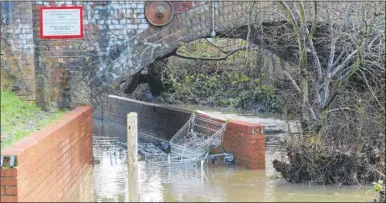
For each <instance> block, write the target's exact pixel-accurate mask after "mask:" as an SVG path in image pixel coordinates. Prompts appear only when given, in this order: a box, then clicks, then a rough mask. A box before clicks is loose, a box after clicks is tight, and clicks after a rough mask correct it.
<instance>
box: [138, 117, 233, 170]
mask: <svg viewBox="0 0 386 203" xmlns="http://www.w3.org/2000/svg"><path fill="white" fill-rule="evenodd" d="M225 127H226V122H225V121H224V122H219V121H217V120H214V119H211V118H207V117H204V116H201V115H197V114H195V113H193V114H192V116H191V117H190V119H189V120H188V122H187V123H186V124H185V125H184V126H183V127H182V128H181V129H180V130H179V131H178V132H177V133H176V134H175V135H174V136H173V137H172V138H171V139H170V141H166V140H162V139H159V138H157V137H155V136H152V135H150V134H147V133H144V132H142V133H141V132H140V134H139V135H140V136H139V139H140V140H141V142H142V143H141V144H139V146H138V152H139V153H140V154H142V155H143V156H144V157H145V160H146V166H147V169H148V170H157V169H161V171H162V170H173V171H178V170H190V169H193V168H196V166H197V165H200V164H197V163H199V161H202V160H206V159H208V157H213V155H212V156H208V153H209V152H210V150H211V149H212V148H215V147H217V146H220V145H221V142H222V140H223V137H224V133H225ZM143 142H145V143H143ZM224 155H227V154H226V153H221V154H218V156H224Z"/></svg>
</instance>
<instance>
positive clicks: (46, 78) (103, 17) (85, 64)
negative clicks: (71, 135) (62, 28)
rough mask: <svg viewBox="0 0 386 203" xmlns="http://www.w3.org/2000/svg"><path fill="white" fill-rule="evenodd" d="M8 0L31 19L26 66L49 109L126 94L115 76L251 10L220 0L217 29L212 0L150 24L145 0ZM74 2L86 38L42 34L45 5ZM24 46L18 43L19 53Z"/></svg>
mask: <svg viewBox="0 0 386 203" xmlns="http://www.w3.org/2000/svg"><path fill="white" fill-rule="evenodd" d="M3 4H5V3H2V5H3ZM8 4H9V5H13V9H14V12H13V13H16V14H17V15H16V14H15V15H16V17H18V16H23V18H28V22H27V21H20V23H19V24H20V25H23V26H25V27H26V28H27V27H28V31H23V30H22V31H20V32H26V33H23V34H25V35H26V36H24V35H23V37H22V40H27V39H28V40H27V41H23V42H26V43H30V44H31V42H33V46H34V49H31V50H30V49H28V50H30V53H31V55H34V58H33V60H34V61H31V66H32V69H25V70H29V71H31V70H34V71H35V74H33V73H32V74H31V73H29V74H28V77H30V78H36V81H35V80H34V81H35V86H36V88H35V86H34V85H32V83H33V82H30V83H31V84H28V85H27V86H28V87H29V86H31V87H33V89H36V101H37V103H38V104H39V105H40V106H41V107H43V108H44V109H46V110H51V109H52V110H54V109H57V108H71V107H73V106H76V105H78V104H93V105H102V103H103V101H104V100H105V99H106V98H107V95H108V94H111V93H114V94H117V95H123V94H122V93H121V92H119V91H114V90H113V89H112V84H113V81H114V80H115V79H117V78H119V77H121V76H125V75H127V74H129V75H132V74H134V73H137V72H138V71H140V70H142V69H143V68H146V67H147V66H148V65H149V64H151V63H152V62H153V61H154V60H155V59H157V58H160V57H162V56H164V55H165V54H168V53H170V52H172V51H174V50H175V49H176V48H177V47H178V46H180V42H190V41H193V40H196V39H199V38H202V37H207V36H210V34H211V32H212V31H213V29H215V30H216V32H217V33H218V34H220V35H224V34H225V33H227V32H226V31H229V30H230V29H234V28H237V27H239V26H241V25H245V24H246V22H247V18H246V12H245V11H246V10H247V9H248V8H249V6H250V3H248V2H216V3H215V8H216V9H215V18H214V20H215V22H214V24H215V28H213V25H212V3H211V2H193V3H192V2H172V5H173V6H174V8H175V11H176V13H175V15H174V17H173V19H172V21H171V22H170V23H169V24H167V25H166V26H163V27H155V26H151V25H149V24H148V23H147V21H146V19H145V16H144V7H145V2H143V1H62V2H59V1H49V2H39V1H37V2H32V3H24V2H8ZM262 4H267V3H262ZM70 5H81V6H83V7H84V21H83V23H84V29H85V30H84V38H83V39H40V35H39V30H40V24H39V18H40V17H39V9H40V7H41V6H70ZM267 5H268V4H267ZM273 9H275V8H274V7H273ZM8 13H9V12H8ZM21 13H22V15H21ZM6 14H7V13H6V12H5V13H4V12H2V18H7V19H13V18H16V17H10V18H8V17H7V16H5V15H6ZM11 14H12V12H11ZM254 19H259V20H262V21H266V20H270V21H272V20H273V19H272V17H271V15H270V16H269V18H267V17H265V16H264V15H260V14H259V15H255V18H254ZM12 22H13V21H12ZM32 22H33V24H32ZM32 28H33V29H32ZM23 29H24V28H23ZM32 30H33V34H32V33H31V32H32ZM15 32H16V33H17V32H18V31H15ZM31 34H32V35H31ZM15 36H16V35H15ZM31 37H32V39H31ZM231 37H237V36H231ZM241 37H245V36H241ZM6 38H7V37H6ZM7 40H8V38H7ZM19 50H21V49H20V48H17V49H16V51H14V52H15V53H17V51H19ZM10 53H13V52H10ZM23 56H24V54H23ZM26 56H27V55H26ZM33 64H34V66H35V67H33ZM23 70H24V69H23ZM23 81H27V80H25V79H23ZM31 81H32V79H31ZM31 94H32V93H31Z"/></svg>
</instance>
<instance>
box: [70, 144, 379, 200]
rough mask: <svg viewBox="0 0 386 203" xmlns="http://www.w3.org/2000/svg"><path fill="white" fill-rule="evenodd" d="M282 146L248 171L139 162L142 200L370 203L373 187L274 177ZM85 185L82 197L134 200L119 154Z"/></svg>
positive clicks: (92, 171) (270, 149)
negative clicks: (161, 167) (153, 166)
mask: <svg viewBox="0 0 386 203" xmlns="http://www.w3.org/2000/svg"><path fill="white" fill-rule="evenodd" d="M279 154H280V152H278V149H277V147H267V158H266V159H267V160H266V163H267V166H266V170H247V169H243V168H240V167H237V166H227V165H223V164H221V163H219V164H214V165H213V164H209V165H206V167H204V175H203V176H202V174H201V172H200V170H199V168H198V169H197V170H195V171H184V172H181V171H180V172H176V171H174V172H170V174H169V173H168V172H167V171H163V172H152V171H148V170H146V164H145V162H143V161H140V162H139V177H140V178H139V184H138V185H139V186H138V188H137V189H138V191H139V200H140V201H141V202H154V201H157V202H171V201H173V202H177V201H178V202H181V201H197V202H201V201H255V202H256V201H258V202H266V201H268V202H272V201H275V202H310V201H311V202H316V201H317V202H342V201H347V202H354V201H355V202H369V201H370V200H371V199H373V197H374V193H373V192H372V191H371V186H362V187H359V186H353V187H336V186H316V185H307V184H291V183H288V182H287V181H285V180H283V179H281V178H273V177H272V175H274V174H275V172H274V170H273V169H272V166H271V165H272V164H270V163H272V160H273V159H274V158H275V156H278V155H279ZM86 176H88V178H84V181H83V182H82V183H81V185H82V186H81V187H82V188H84V189H83V190H82V189H81V190H82V191H83V193H87V194H83V195H82V197H80V199H78V200H77V201H88V202H122V201H126V202H127V201H129V200H130V199H129V187H130V185H132V184H129V183H128V178H127V163H126V161H125V159H117V161H116V162H113V164H112V163H111V161H110V159H109V158H108V157H106V158H102V159H101V162H100V164H95V165H94V166H93V167H92V169H90V171H89V172H88V173H87V175H86Z"/></svg>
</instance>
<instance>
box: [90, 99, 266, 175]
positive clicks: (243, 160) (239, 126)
mask: <svg viewBox="0 0 386 203" xmlns="http://www.w3.org/2000/svg"><path fill="white" fill-rule="evenodd" d="M108 101H109V102H108V105H107V107H106V109H104V113H103V124H102V123H101V122H100V120H101V119H98V118H95V119H94V123H98V124H97V125H95V126H94V135H101V134H102V128H103V133H105V134H104V135H105V136H114V137H119V139H120V141H121V142H126V139H127V138H126V120H127V114H128V113H130V112H137V113H138V126H139V131H142V132H147V133H150V134H152V135H153V136H156V137H159V138H162V139H166V140H169V139H170V138H171V137H173V136H174V135H175V133H177V131H178V130H179V129H180V128H181V127H182V126H183V125H184V124H185V123H186V122H187V121H188V120H189V117H190V115H191V114H192V111H188V110H184V109H178V108H172V107H169V106H162V105H156V104H151V103H146V102H139V101H136V100H131V99H126V98H121V97H116V96H110V97H109V100H108ZM101 116H102V115H101ZM202 116H205V117H211V118H212V119H218V118H214V117H212V116H210V115H208V114H202ZM222 145H223V147H224V149H225V150H226V151H227V152H229V153H233V154H234V156H235V162H236V164H237V165H240V166H243V167H245V168H249V169H264V168H265V134H264V126H262V125H259V124H255V123H248V122H243V121H236V120H231V121H229V123H228V124H227V126H226V131H225V135H224V139H223V142H222ZM214 151H217V149H215V150H214Z"/></svg>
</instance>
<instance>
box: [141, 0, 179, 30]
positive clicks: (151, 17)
mask: <svg viewBox="0 0 386 203" xmlns="http://www.w3.org/2000/svg"><path fill="white" fill-rule="evenodd" d="M173 15H174V11H173V7H172V5H171V4H170V3H169V2H167V1H150V2H148V3H147V4H146V7H145V17H146V19H147V21H148V22H149V23H150V24H152V25H154V26H164V25H166V24H168V23H169V22H170V21H171V20H172V18H173Z"/></svg>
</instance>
